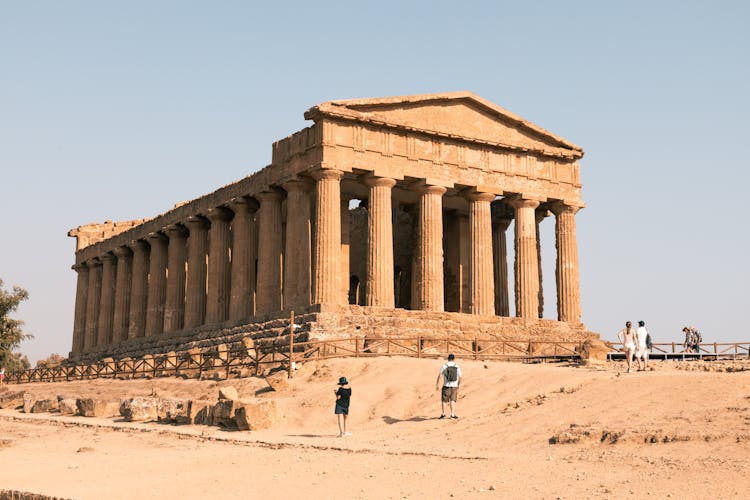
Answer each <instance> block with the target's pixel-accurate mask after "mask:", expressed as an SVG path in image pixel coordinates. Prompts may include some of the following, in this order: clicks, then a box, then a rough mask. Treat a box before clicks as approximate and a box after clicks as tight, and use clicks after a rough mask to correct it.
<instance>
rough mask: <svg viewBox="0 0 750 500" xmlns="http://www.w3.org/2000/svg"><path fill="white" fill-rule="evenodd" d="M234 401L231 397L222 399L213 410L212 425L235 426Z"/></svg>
mask: <svg viewBox="0 0 750 500" xmlns="http://www.w3.org/2000/svg"><path fill="white" fill-rule="evenodd" d="M233 410H234V401H233V400H231V399H220V400H219V402H218V403H216V404H215V405H214V407H213V410H212V411H211V425H218V426H221V427H235V426H236V423H235V421H234V418H233Z"/></svg>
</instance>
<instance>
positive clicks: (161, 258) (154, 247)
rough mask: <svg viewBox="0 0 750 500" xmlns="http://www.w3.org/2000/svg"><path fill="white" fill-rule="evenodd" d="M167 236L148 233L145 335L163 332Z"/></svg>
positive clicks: (150, 335)
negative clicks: (149, 249) (149, 256)
mask: <svg viewBox="0 0 750 500" xmlns="http://www.w3.org/2000/svg"><path fill="white" fill-rule="evenodd" d="M167 241H168V240H167V237H166V236H164V235H163V234H161V233H151V234H149V235H148V242H149V244H150V245H151V259H150V261H149V267H148V299H147V300H146V337H152V336H154V335H159V334H161V333H163V332H164V301H165V298H166V295H167Z"/></svg>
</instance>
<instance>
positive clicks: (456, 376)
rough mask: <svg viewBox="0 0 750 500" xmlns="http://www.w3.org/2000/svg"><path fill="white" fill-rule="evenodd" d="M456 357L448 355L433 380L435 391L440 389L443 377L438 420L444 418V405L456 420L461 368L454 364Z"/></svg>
mask: <svg viewBox="0 0 750 500" xmlns="http://www.w3.org/2000/svg"><path fill="white" fill-rule="evenodd" d="M455 358H456V356H454V355H453V354H448V362H447V363H445V364H444V365H443V366H442V367H441V368H440V373H438V376H437V380H435V390H438V389H439V388H440V377H443V389H442V391H441V393H440V410H441V411H440V418H445V404H446V403H448V404H449V405H450V410H451V418H458V416H457V415H456V401H457V400H458V386H459V385H460V384H461V367H460V366H458V365H457V364H456V362H455V361H454V359H455Z"/></svg>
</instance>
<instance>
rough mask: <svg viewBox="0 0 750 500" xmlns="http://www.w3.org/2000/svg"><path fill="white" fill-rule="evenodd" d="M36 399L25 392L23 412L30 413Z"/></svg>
mask: <svg viewBox="0 0 750 500" xmlns="http://www.w3.org/2000/svg"><path fill="white" fill-rule="evenodd" d="M35 402H36V398H35V397H34V395H33V394H31V393H28V392H25V393H24V395H23V412H24V413H31V407H32V406H34V403H35Z"/></svg>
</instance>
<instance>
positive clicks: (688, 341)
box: [682, 326, 693, 352]
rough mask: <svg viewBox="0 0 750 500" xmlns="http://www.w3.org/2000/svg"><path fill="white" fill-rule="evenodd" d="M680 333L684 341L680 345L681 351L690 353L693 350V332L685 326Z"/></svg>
mask: <svg viewBox="0 0 750 500" xmlns="http://www.w3.org/2000/svg"><path fill="white" fill-rule="evenodd" d="M682 333H684V334H685V341H684V342H683V343H682V350H683V351H684V352H691V351H692V350H693V332H692V331H690V328H688V327H687V326H686V327H685V328H683V329H682Z"/></svg>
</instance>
